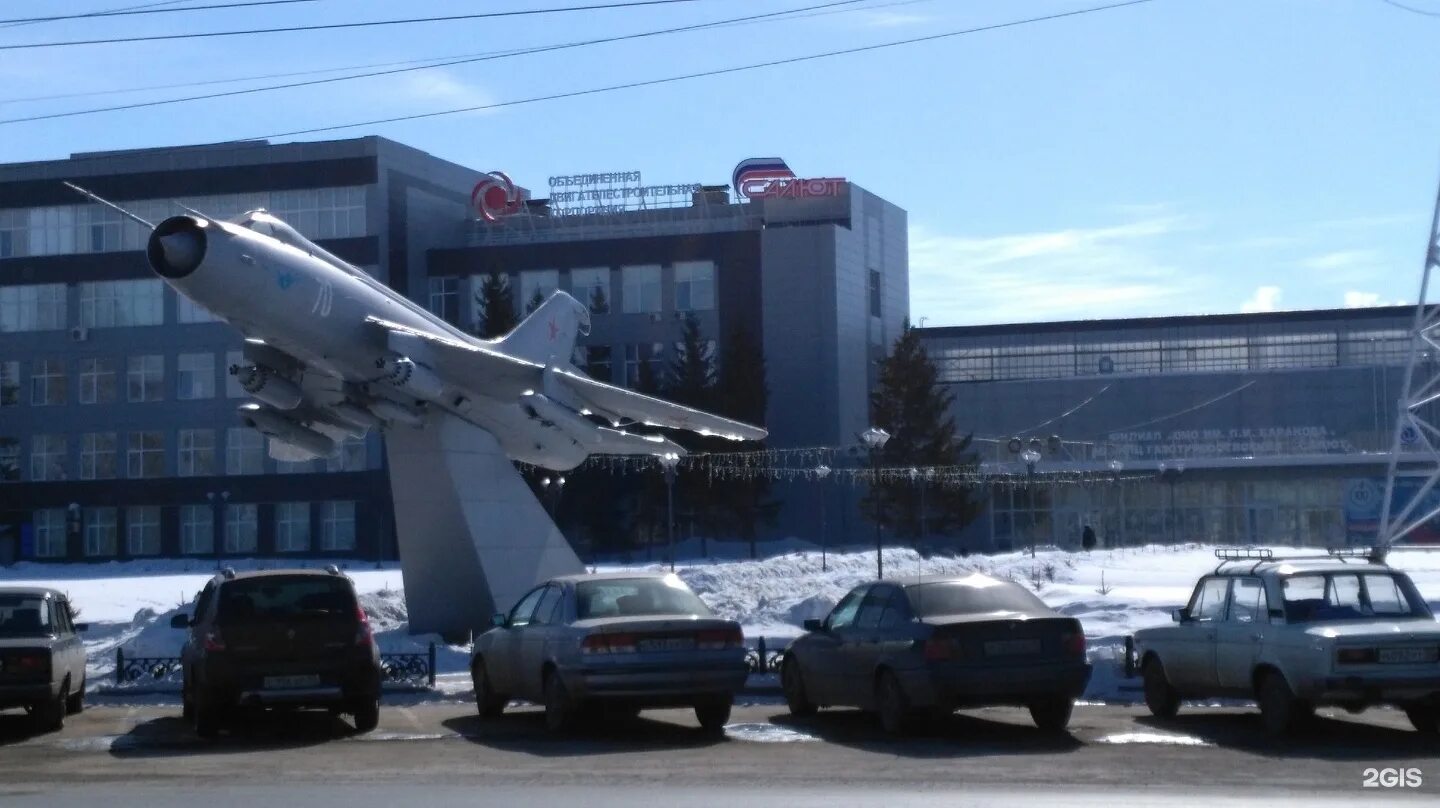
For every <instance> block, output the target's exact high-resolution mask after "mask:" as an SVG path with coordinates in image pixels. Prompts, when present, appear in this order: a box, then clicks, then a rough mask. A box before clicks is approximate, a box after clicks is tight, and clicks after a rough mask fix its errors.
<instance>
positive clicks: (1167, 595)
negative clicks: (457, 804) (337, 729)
mask: <svg viewBox="0 0 1440 808" xmlns="http://www.w3.org/2000/svg"><path fill="white" fill-rule="evenodd" d="M1275 549H1276V552H1277V554H1284V553H1286V552H1287V551H1286V550H1285V549H1284V548H1275ZM1289 552H1294V553H1295V554H1313V553H1316V552H1317V551H1314V550H1295V551H1289ZM226 563H227V564H228V565H230V566H233V567H234V568H236V569H257V568H275V567H277V566H281V565H280V564H279V563H278V562H276V561H275V560H254V561H245V560H227V561H226ZM326 563H328V562H325V561H311V562H306V563H304V564H303V565H302V566H308V567H322V566H324V565H325V564H326ZM337 563H340V564H341V566H342V567H345V568H346V570H345V571H346V573H347V574H348V575H349V576H350V577H351V578H352V579H353V580H354V581H355V585H356V588H357V590H358V591H359V592H360V594H361V600H362V603H363V605H364V607H365V610H366V611H367V612H368V613H369V614H370V619H371V621H372V623H373V624H374V625H375V629H376V636H377V637H378V639H379V642H380V647H381V649H382V650H384V651H392V652H395V651H424V650H425V649H426V647H427V646H428V645H429V643H431V642H435V643H436V645H437V668H438V671H439V673H440V682H439V685H440V686H439V688H438V690H439V694H437V697H442V698H457V697H461V696H463V695H464V693H465V691H468V688H469V682H468V677H467V676H465V675H464V674H465V670H466V664H467V660H468V653H467V652H468V649H467V648H465V647H463V646H447V645H445V644H444V643H443V642H441V641H440V640H439V638H437V637H434V636H428V635H420V636H412V635H410V634H409V633H408V631H407V629H408V626H407V623H406V613H405V601H404V594H403V591H402V585H401V576H400V570H399V567H398V565H397V564H394V563H387V564H382V565H376V564H355V563H353V562H337ZM1390 563H1391V564H1392V565H1393V566H1395V567H1397V568H1399V569H1403V570H1405V571H1406V572H1408V573H1410V575H1411V576H1412V577H1413V578H1414V580H1415V582H1416V585H1417V586H1418V587H1419V588H1420V591H1421V592H1422V593H1423V594H1424V595H1425V597H1426V599H1427V600H1429V601H1430V603H1431V604H1432V607H1436V608H1437V609H1440V553H1427V552H1420V551H1406V550H1398V551H1395V552H1393V553H1392V554H1391V556H1390ZM1215 564H1216V560H1215V556H1214V552H1213V548H1212V547H1208V546H1200V545H1183V546H1178V547H1169V546H1158V545H1156V546H1148V547H1138V548H1126V549H1116V550H1097V551H1094V552H1089V553H1083V552H1066V551H1061V550H1040V551H1039V552H1037V553H1036V555H1035V557H1034V558H1031V557H1030V556H1029V555H1028V554H1026V553H1007V554H1002V555H994V556H982V555H972V556H969V557H967V558H951V557H934V558H928V559H926V558H921V557H920V556H919V555H917V554H916V553H915V552H914V551H911V550H908V549H898V548H896V549H887V550H886V551H885V574H886V577H887V578H889V579H903V578H905V577H906V576H914V575H919V574H922V573H969V572H981V573H985V574H988V575H993V576H996V577H1000V578H1008V579H1010V580H1013V581H1016V582H1018V583H1021V584H1024V585H1025V586H1027V587H1029V588H1031V589H1032V590H1034V591H1035V592H1037V593H1038V594H1039V595H1040V597H1041V598H1043V599H1044V600H1045V601H1046V602H1047V603H1049V604H1050V605H1051V606H1053V607H1055V608H1056V609H1058V610H1060V611H1061V612H1063V613H1064V614H1067V615H1070V616H1073V617H1076V618H1078V619H1079V620H1080V621H1081V622H1082V623H1083V624H1084V626H1085V633H1086V635H1087V637H1088V638H1089V644H1090V658H1091V661H1092V662H1094V663H1095V675H1094V678H1093V680H1092V682H1091V687H1090V690H1089V692H1088V693H1087V698H1088V699H1090V700H1124V701H1130V700H1134V699H1135V698H1136V693H1137V691H1136V690H1135V689H1134V685H1133V683H1132V684H1130V685H1129V686H1128V687H1122V680H1121V678H1120V676H1119V673H1120V671H1119V659H1120V654H1119V650H1120V648H1121V647H1122V644H1123V640H1124V637H1125V636H1126V635H1128V634H1132V633H1134V632H1135V631H1136V630H1137V629H1141V628H1145V627H1147V626H1153V625H1160V624H1164V623H1167V622H1169V620H1170V616H1169V613H1170V610H1172V609H1174V608H1177V607H1178V606H1180V605H1182V604H1183V603H1184V602H1185V600H1186V598H1188V597H1189V594H1190V590H1191V588H1192V587H1193V586H1194V583H1195V580H1196V578H1198V577H1199V576H1200V575H1202V574H1204V573H1205V572H1207V571H1209V570H1211V569H1213V568H1214V566H1215ZM286 566H296V565H295V564H289V565H286ZM826 567H827V569H826V570H824V571H822V570H821V559H820V554H819V553H818V552H790V553H786V554H783V555H776V556H773V557H769V558H764V559H761V560H757V561H749V560H726V561H690V562H685V563H682V564H680V565H677V568H676V571H677V573H678V574H679V575H680V576H681V577H682V578H684V579H685V580H686V582H688V583H689V584H690V586H691V587H692V588H694V589H695V591H696V592H697V593H699V594H700V596H701V597H702V598H703V599H704V600H705V602H706V603H708V604H709V605H710V607H711V608H712V609H713V610H714V611H715V612H716V613H717V614H718V615H720V616H723V617H727V618H733V619H735V620H738V621H740V623H741V624H742V625H744V627H745V633H746V636H747V637H748V638H750V640H751V642H752V644H753V643H754V641H755V640H756V639H757V638H759V637H765V638H766V642H767V645H769V646H770V647H771V648H778V647H782V646H783V643H784V642H785V641H786V640H787V639H788V638H791V637H794V636H797V635H798V634H800V632H801V628H800V626H801V624H802V622H803V621H804V620H805V619H806V618H810V617H823V616H824V615H825V614H826V613H827V612H828V611H829V610H830V608H831V607H832V606H833V605H834V604H835V602H836V601H837V600H838V599H839V598H840V596H841V595H843V594H844V593H845V592H846V591H847V590H849V589H850V588H851V587H853V586H855V585H856V584H858V583H861V582H863V581H867V580H871V579H872V578H873V577H874V574H875V554H874V552H873V551H872V552H868V553H866V552H847V553H830V554H829V555H828V558H827V562H826ZM600 569H601V570H620V569H649V570H660V569H664V567H663V565H661V564H658V563H656V564H632V565H623V566H622V565H601V567H600ZM214 572H215V570H214V565H213V562H212V563H204V562H199V561H184V560H165V561H150V562H139V561H133V562H124V563H111V564H101V565H58V564H35V563H28V562H27V563H22V564H19V565H16V566H14V567H10V568H5V569H3V570H0V584H11V583H31V584H36V585H41V586H52V587H55V588H56V589H59V590H62V591H65V592H67V593H69V596H70V598H71V600H72V602H73V603H75V604H76V605H77V606H78V607H79V608H80V610H81V616H80V620H81V621H82V622H88V623H90V626H91V630H90V632H89V633H88V634H87V635H86V646H87V648H88V651H89V655H90V670H89V676H90V687H91V688H92V689H93V688H95V687H97V686H98V685H101V684H102V683H107V682H108V681H109V680H110V678H111V677H112V676H113V674H114V666H115V650H116V648H118V647H123V648H124V651H125V653H126V654H127V655H129V656H175V655H177V654H178V653H179V648H180V643H181V642H182V639H183V632H181V631H177V630H175V629H172V628H170V617H171V615H173V614H175V613H176V612H178V611H180V610H181V609H182V607H185V606H187V605H188V604H189V603H190V601H191V600H193V598H194V596H195V595H196V594H197V593H198V592H199V591H200V588H201V587H203V586H204V584H205V582H206V581H207V580H208V579H209V578H210V577H211V576H212V575H213V574H214Z"/></svg>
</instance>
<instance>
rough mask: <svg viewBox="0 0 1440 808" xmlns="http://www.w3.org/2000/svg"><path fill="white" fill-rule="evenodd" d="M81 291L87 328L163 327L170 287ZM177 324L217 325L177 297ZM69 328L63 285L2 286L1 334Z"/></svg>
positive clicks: (86, 287) (119, 285)
mask: <svg viewBox="0 0 1440 808" xmlns="http://www.w3.org/2000/svg"><path fill="white" fill-rule="evenodd" d="M77 285H78V286H79V287H80V288H79V293H80V296H79V302H80V316H79V322H78V323H77V325H79V326H81V327H83V328H123V327H130V326H146V325H164V324H165V296H166V295H167V294H173V293H172V292H167V291H166V289H165V284H164V283H162V282H161V281H160V280H159V279H157V278H141V279H138V280H128V281H86V282H83V283H80V284H77ZM175 320H176V322H179V323H212V322H216V318H215V317H214V316H213V315H212V314H210V312H209V311H207V310H205V309H204V308H203V307H201V306H199V305H197V304H196V303H195V302H193V301H192V300H190V298H188V297H185V296H184V295H180V294H176V295H175ZM69 325H70V312H69V296H68V290H67V287H66V285H65V284H63V283H32V284H23V285H16V286H0V333H4V332H18V331H58V330H61V329H64V328H68V327H69Z"/></svg>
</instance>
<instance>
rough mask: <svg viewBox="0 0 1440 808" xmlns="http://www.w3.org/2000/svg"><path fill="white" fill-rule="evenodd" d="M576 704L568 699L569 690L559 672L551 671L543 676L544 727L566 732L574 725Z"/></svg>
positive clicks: (552, 730)
mask: <svg viewBox="0 0 1440 808" xmlns="http://www.w3.org/2000/svg"><path fill="white" fill-rule="evenodd" d="M579 712H580V711H579V709H577V705H575V704H574V703H572V702H571V701H570V692H569V691H568V690H567V689H566V688H565V682H564V681H562V680H561V679H560V674H558V673H556V672H554V671H551V672H550V673H548V674H546V676H545V728H546V729H548V730H550V731H551V732H557V733H558V732H567V731H569V730H571V729H574V727H575V716H576V714H577V713H579Z"/></svg>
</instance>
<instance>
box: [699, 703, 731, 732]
mask: <svg viewBox="0 0 1440 808" xmlns="http://www.w3.org/2000/svg"><path fill="white" fill-rule="evenodd" d="M733 702H734V698H733V697H731V696H721V697H718V698H713V699H706V700H705V701H702V702H700V703H699V704H696V705H695V720H697V721H699V722H700V729H702V730H704V731H705V732H706V733H709V734H712V735H718V734H720V733H722V732H724V731H725V725H726V724H728V723H730V706H731V704H732V703H733Z"/></svg>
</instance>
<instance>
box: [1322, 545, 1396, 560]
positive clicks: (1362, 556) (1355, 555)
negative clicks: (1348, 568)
mask: <svg viewBox="0 0 1440 808" xmlns="http://www.w3.org/2000/svg"><path fill="white" fill-rule="evenodd" d="M1325 552H1327V553H1329V554H1330V557H1331V558H1334V559H1336V560H1337V561H1340V562H1342V563H1344V562H1348V561H1350V560H1352V559H1354V560H1358V561H1364V562H1366V563H1369V564H1384V563H1385V555H1384V554H1383V553H1381V552H1380V548H1378V547H1331V548H1328V549H1327V550H1326V551H1325Z"/></svg>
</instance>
